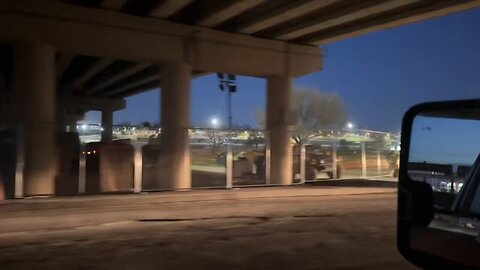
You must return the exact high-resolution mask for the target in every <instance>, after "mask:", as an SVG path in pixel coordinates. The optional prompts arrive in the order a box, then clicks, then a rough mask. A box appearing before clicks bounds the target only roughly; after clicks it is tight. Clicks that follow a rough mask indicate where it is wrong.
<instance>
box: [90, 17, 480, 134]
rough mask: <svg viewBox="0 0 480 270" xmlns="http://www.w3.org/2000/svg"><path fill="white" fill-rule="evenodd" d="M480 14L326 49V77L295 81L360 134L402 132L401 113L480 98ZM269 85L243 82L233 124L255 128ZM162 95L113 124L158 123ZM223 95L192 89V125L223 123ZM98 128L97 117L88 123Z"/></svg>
mask: <svg viewBox="0 0 480 270" xmlns="http://www.w3.org/2000/svg"><path fill="white" fill-rule="evenodd" d="M479 27H480V9H475V10H470V11H467V12H462V13H457V14H453V15H449V16H446V17H441V18H437V19H433V20H429V21H425V22H421V23H415V24H410V25H407V26H403V27H399V28H394V29H390V30H384V31H379V32H375V33H371V34H367V35H364V36H361V37H357V38H351V39H347V40H344V41H340V42H336V43H332V44H329V45H327V46H323V48H324V53H325V60H324V70H323V71H321V72H318V73H315V74H311V75H308V76H305V77H302V78H298V79H296V80H295V85H296V86H298V87H308V88H316V89H318V90H319V91H324V92H335V93H337V94H339V95H340V96H341V97H342V98H343V100H344V101H345V103H346V105H347V108H348V111H349V115H350V119H351V121H352V122H354V123H355V124H356V126H357V127H360V128H371V129H378V130H390V131H398V130H399V129H400V122H401V118H402V115H403V113H404V112H405V111H406V110H407V109H408V108H409V107H410V106H412V105H414V104H416V103H420V102H424V101H433V100H448V99H464V98H479V97H480V30H479ZM265 86H266V82H265V80H263V79H259V78H249V77H239V79H238V88H239V92H238V93H236V94H234V99H233V112H234V113H233V117H234V122H235V123H237V124H250V125H253V126H255V125H256V117H255V111H256V110H257V109H259V108H262V107H264V106H265ZM158 106H159V93H158V89H157V90H154V91H150V92H148V93H144V94H142V95H138V96H134V97H130V98H128V99H127V107H128V108H127V109H126V110H123V111H120V112H117V113H115V115H114V121H115V123H119V122H122V121H130V122H132V123H139V122H141V121H147V120H148V121H153V122H158V119H159V117H158V110H159V108H158ZM225 111H226V95H225V93H222V92H220V91H219V90H218V86H217V78H216V77H215V76H214V75H211V76H205V77H202V78H198V79H195V80H193V82H192V122H193V124H194V125H195V126H208V120H209V119H210V118H212V117H219V118H220V119H221V121H222V122H223V123H225V122H226V117H225ZM88 118H89V119H90V120H92V121H99V119H98V115H93V116H92V115H90V116H89V117H88Z"/></svg>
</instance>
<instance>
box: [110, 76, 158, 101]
mask: <svg viewBox="0 0 480 270" xmlns="http://www.w3.org/2000/svg"><path fill="white" fill-rule="evenodd" d="M158 81H159V76H158V74H155V75H150V76H148V77H145V78H142V79H139V80H136V81H134V82H132V83H129V84H125V85H122V86H121V87H119V88H116V89H113V90H112V91H108V92H107V93H105V94H104V96H115V95H118V94H121V93H123V92H125V91H128V90H129V89H132V88H135V87H138V86H140V85H144V84H147V83H150V82H158Z"/></svg>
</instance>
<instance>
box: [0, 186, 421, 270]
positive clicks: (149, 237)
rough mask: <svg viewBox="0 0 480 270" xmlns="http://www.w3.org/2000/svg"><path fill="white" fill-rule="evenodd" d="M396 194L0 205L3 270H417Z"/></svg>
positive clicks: (363, 191)
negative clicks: (402, 249)
mask: <svg viewBox="0 0 480 270" xmlns="http://www.w3.org/2000/svg"><path fill="white" fill-rule="evenodd" d="M394 191H395V190H394V189H392V188H349V187H324V186H321V187H319V186H308V187H292V188H255V189H241V190H232V191H223V190H218V191H211V190H209V191H194V192H177V193H157V194H149V195H123V196H92V197H77V198H61V199H35V200H22V201H17V202H14V203H8V204H6V205H2V206H0V218H1V220H2V222H1V223H0V269H415V268H414V267H412V266H411V265H410V264H409V263H408V262H406V261H405V260H404V259H403V258H402V257H401V256H400V255H399V254H398V252H397V251H396V248H395V240H394V239H395V236H394V234H395V208H396V205H395V200H396V195H395V193H394Z"/></svg>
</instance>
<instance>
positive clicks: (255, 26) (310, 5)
mask: <svg viewBox="0 0 480 270" xmlns="http://www.w3.org/2000/svg"><path fill="white" fill-rule="evenodd" d="M335 2H338V0H303V1H292V2H291V3H290V4H289V5H286V6H283V7H282V8H279V9H276V10H273V11H272V12H271V13H268V14H265V15H264V16H261V17H255V18H254V19H252V20H250V21H248V22H245V23H244V24H243V26H241V27H239V28H238V31H239V32H240V33H244V34H253V33H256V32H259V31H261V30H263V29H267V28H269V27H272V26H274V25H277V24H280V23H283V22H286V21H288V20H291V19H294V18H297V17H300V16H302V15H305V14H307V13H309V12H312V10H316V9H320V8H323V7H326V6H328V5H330V4H333V3H335Z"/></svg>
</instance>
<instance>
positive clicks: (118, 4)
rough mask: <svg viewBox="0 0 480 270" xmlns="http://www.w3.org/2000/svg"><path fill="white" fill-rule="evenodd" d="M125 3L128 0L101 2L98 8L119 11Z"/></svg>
mask: <svg viewBox="0 0 480 270" xmlns="http://www.w3.org/2000/svg"><path fill="white" fill-rule="evenodd" d="M127 2H128V0H103V1H102V2H101V4H100V6H101V7H102V8H106V9H113V10H120V9H122V7H124V6H125V4H126V3H127Z"/></svg>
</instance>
